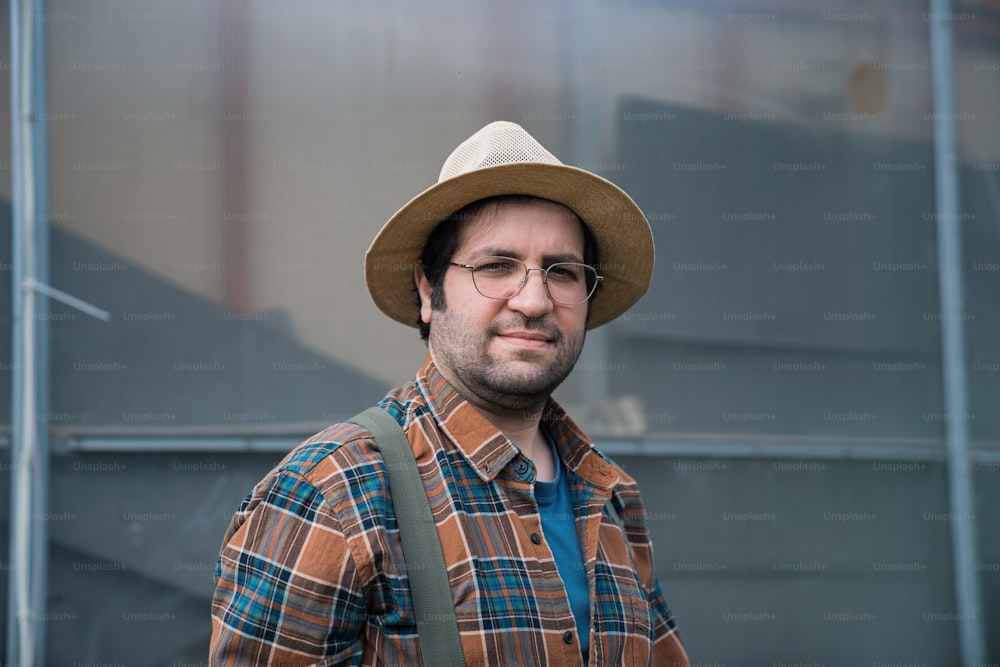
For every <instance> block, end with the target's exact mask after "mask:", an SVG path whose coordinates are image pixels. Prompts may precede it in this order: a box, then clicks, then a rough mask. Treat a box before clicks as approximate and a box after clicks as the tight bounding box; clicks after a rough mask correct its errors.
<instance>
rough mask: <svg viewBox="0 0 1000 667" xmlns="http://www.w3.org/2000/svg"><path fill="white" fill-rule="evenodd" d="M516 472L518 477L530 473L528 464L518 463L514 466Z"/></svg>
mask: <svg viewBox="0 0 1000 667" xmlns="http://www.w3.org/2000/svg"><path fill="white" fill-rule="evenodd" d="M514 470H515V471H516V472H517V474H518V475H523V474H524V473H526V472H528V462H527V461H518V462H517V463H515V464H514Z"/></svg>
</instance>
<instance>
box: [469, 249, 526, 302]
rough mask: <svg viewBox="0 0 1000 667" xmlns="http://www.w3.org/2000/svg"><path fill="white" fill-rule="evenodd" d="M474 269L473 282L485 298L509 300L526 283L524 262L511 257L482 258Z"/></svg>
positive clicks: (477, 261)
mask: <svg viewBox="0 0 1000 667" xmlns="http://www.w3.org/2000/svg"><path fill="white" fill-rule="evenodd" d="M474 266H475V268H474V269H472V281H473V282H474V283H475V284H476V289H477V290H479V293H480V294H482V295H483V296H485V297H487V298H490V299H509V298H510V297H512V296H514V295H515V294H517V291H518V290H519V289H520V288H521V283H522V282H523V281H524V276H525V273H527V272H526V271H525V268H524V262H521V261H519V260H516V259H511V258H510V257H482V258H480V259H477V260H476V263H475V264H474Z"/></svg>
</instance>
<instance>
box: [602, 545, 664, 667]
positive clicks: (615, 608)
mask: <svg viewBox="0 0 1000 667" xmlns="http://www.w3.org/2000/svg"><path fill="white" fill-rule="evenodd" d="M615 532H616V533H617V539H612V540H609V541H608V544H607V546H608V547H609V548H608V549H607V550H605V548H604V547H605V544H604V541H603V540H602V545H601V548H599V549H598V555H597V561H596V562H595V564H594V586H595V592H596V602H595V608H594V619H593V621H594V630H595V633H596V634H597V636H598V637H599V638H600V639H601V641H602V643H603V648H604V651H605V653H606V655H605V656H603V657H602V658H601V661H602V662H603V663H604V664H615V665H648V664H649V663H650V660H651V659H652V646H653V641H654V639H655V637H654V633H655V623H654V617H653V609H652V607H651V606H650V604H649V600H648V599H647V598H646V592H645V590H644V589H643V586H642V582H640V581H639V578H638V574H637V573H636V571H635V568H634V567H633V566H632V562H631V559H629V558H628V555H627V552H626V551H625V549H628V546H627V545H626V544H625V539H624V535H622V533H621V531H619V530H616V531H615ZM602 537H604V535H602Z"/></svg>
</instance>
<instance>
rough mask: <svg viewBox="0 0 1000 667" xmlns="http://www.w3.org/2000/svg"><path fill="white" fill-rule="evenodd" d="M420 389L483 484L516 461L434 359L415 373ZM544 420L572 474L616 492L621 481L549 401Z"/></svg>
mask: <svg viewBox="0 0 1000 667" xmlns="http://www.w3.org/2000/svg"><path fill="white" fill-rule="evenodd" d="M416 386H417V390H418V391H419V392H420V394H421V395H422V396H423V398H424V401H425V402H426V404H427V407H428V409H430V411H431V412H432V413H433V414H434V417H435V419H436V420H437V423H438V425H439V426H440V428H441V430H442V431H443V432H444V434H445V435H446V436H447V437H448V439H449V440H451V442H452V445H453V446H454V447H455V448H456V449H457V450H458V451H460V452H461V453H462V455H463V456H465V458H466V459H467V460H468V461H469V463H470V464H471V465H472V466H473V467H474V468H475V469H476V471H477V472H478V474H479V476H480V477H481V478H482V479H483V480H486V481H492V480H493V479H494V478H496V476H497V475H498V474H499V473H500V471H501V470H503V469H504V468H505V467H506V466H507V464H509V463H510V462H511V461H512V460H513V459H514V458H515V457H516V456H517V455H518V453H519V451H520V450H519V449H518V448H517V447H516V446H515V445H514V443H512V442H511V441H510V440H509V439H508V438H507V437H506V436H505V435H504V434H503V433H502V432H501V431H500V430H499V429H497V427H496V426H494V425H493V423H492V422H490V421H489V420H488V419H486V417H484V416H483V415H482V413H480V412H479V410H477V409H476V407H475V406H474V405H472V404H471V403H469V402H468V401H467V400H465V398H464V397H462V395H461V394H459V393H458V391H457V390H456V389H455V388H454V387H452V386H451V384H449V383H448V381H447V380H446V379H445V378H444V376H442V375H441V372H440V371H439V370H438V368H437V366H436V365H435V364H434V361H433V359H431V356H430V354H428V355H427V359H426V360H425V361H424V364H423V366H421V368H420V370H419V371H418V372H417V377H416ZM542 420H543V421H544V422H545V425H546V426H548V428H549V432H550V433H551V434H552V438H553V440H554V441H555V444H556V449H557V450H558V451H559V455H560V457H561V458H562V460H563V462H564V463H565V464H566V467H567V468H568V469H569V470H571V471H572V472H574V473H576V474H577V475H579V476H580V477H582V478H583V479H584V480H586V481H588V482H590V483H591V484H594V485H596V486H598V487H601V488H605V489H608V490H610V489H611V488H613V487H614V485H615V484H616V483H617V482H618V480H619V477H620V476H619V474H618V472H617V468H616V467H615V466H614V465H613V464H612V463H610V462H609V461H608V460H607V459H605V458H604V456H603V455H602V454H600V453H599V452H598V451H597V450H596V449H595V448H594V445H593V443H592V442H591V441H590V440H589V439H588V438H587V436H586V435H585V434H584V433H583V431H581V430H580V427H579V426H577V425H576V424H575V423H574V422H573V420H572V419H570V417H569V416H568V415H567V414H566V412H565V411H564V410H563V409H562V407H561V406H560V405H559V404H558V403H556V402H555V401H554V400H552V399H551V398H550V399H549V402H548V404H547V405H546V407H545V411H544V412H543V414H542Z"/></svg>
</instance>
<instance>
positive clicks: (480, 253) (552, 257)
mask: <svg viewBox="0 0 1000 667" xmlns="http://www.w3.org/2000/svg"><path fill="white" fill-rule="evenodd" d="M473 250H474V252H468V253H467V254H469V255H470V259H471V260H476V259H479V258H480V257H510V258H511V259H520V260H521V261H524V258H523V257H521V256H520V255H519V253H517V252H515V251H513V250H511V249H510V248H501V247H497V246H491V247H486V248H478V249H473ZM542 261H543V262H544V263H545V266H546V267H549V266H552V265H553V264H559V263H560V262H573V263H575V264H583V259H582V258H580V257H579V256H578V255H576V254H575V253H572V252H565V253H550V254H546V255H543V256H542Z"/></svg>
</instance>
